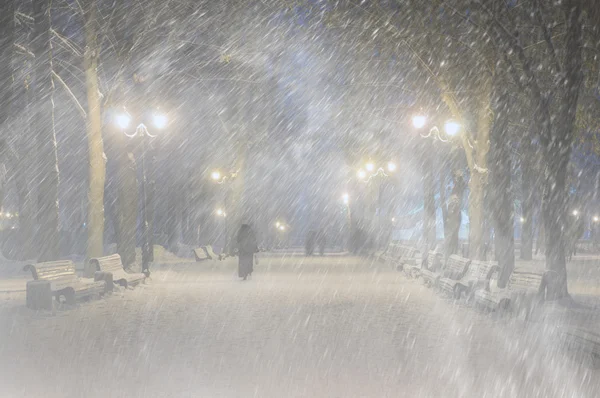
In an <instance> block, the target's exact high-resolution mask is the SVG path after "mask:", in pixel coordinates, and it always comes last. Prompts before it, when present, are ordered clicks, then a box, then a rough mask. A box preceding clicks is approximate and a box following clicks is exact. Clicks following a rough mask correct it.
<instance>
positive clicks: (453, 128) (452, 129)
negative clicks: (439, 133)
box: [444, 120, 460, 137]
mask: <svg viewBox="0 0 600 398" xmlns="http://www.w3.org/2000/svg"><path fill="white" fill-rule="evenodd" d="M444 131H445V132H446V134H448V135H449V136H451V137H453V136H455V135H457V134H458V133H459V132H460V123H457V122H455V121H453V120H449V121H447V122H446V124H445V125H444Z"/></svg>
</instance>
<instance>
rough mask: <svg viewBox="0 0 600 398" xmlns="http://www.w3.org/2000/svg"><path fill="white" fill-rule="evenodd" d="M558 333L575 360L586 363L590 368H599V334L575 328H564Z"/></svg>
mask: <svg viewBox="0 0 600 398" xmlns="http://www.w3.org/2000/svg"><path fill="white" fill-rule="evenodd" d="M559 333H560V337H561V339H562V340H563V342H564V343H565V346H566V348H567V349H568V350H569V351H570V353H571V354H573V356H574V357H575V359H578V360H583V361H585V362H587V365H589V366H590V367H594V368H598V367H600V333H598V332H597V331H593V330H589V329H584V328H577V327H575V328H574V327H566V328H563V329H562V330H560V332H559Z"/></svg>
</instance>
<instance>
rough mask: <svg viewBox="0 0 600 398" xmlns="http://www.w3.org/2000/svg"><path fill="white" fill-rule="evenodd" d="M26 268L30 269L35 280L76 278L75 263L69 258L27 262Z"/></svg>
mask: <svg viewBox="0 0 600 398" xmlns="http://www.w3.org/2000/svg"><path fill="white" fill-rule="evenodd" d="M26 268H28V269H29V270H31V275H32V276H33V279H35V280H48V281H56V280H60V279H65V280H77V275H75V264H73V262H72V261H70V260H60V261H48V262H44V263H37V264H29V265H28V266H26Z"/></svg>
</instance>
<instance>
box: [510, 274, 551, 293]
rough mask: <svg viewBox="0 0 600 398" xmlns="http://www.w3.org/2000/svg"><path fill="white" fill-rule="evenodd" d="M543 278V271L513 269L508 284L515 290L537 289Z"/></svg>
mask: <svg viewBox="0 0 600 398" xmlns="http://www.w3.org/2000/svg"><path fill="white" fill-rule="evenodd" d="M543 279H544V272H543V271H524V270H513V272H512V274H511V275H510V279H509V281H508V285H509V286H510V288H511V289H517V290H521V289H523V290H539V289H540V286H541V285H542V280H543Z"/></svg>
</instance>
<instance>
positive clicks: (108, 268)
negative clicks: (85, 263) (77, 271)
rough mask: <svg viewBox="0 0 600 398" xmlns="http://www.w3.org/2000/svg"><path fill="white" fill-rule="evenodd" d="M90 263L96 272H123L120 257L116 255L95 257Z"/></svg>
mask: <svg viewBox="0 0 600 398" xmlns="http://www.w3.org/2000/svg"><path fill="white" fill-rule="evenodd" d="M90 263H91V264H92V265H93V267H95V269H96V271H102V272H115V271H122V270H123V263H122V262H121V256H120V255H118V254H112V255H110V256H105V257H96V258H92V259H91V260H90Z"/></svg>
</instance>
